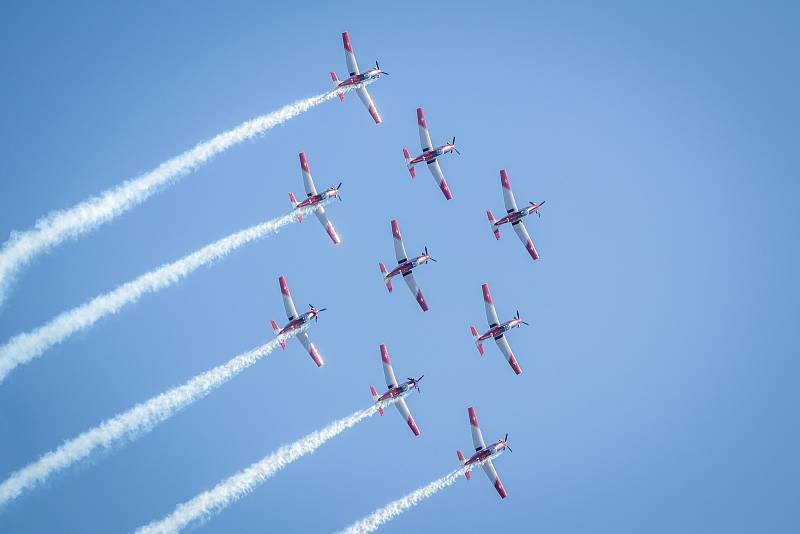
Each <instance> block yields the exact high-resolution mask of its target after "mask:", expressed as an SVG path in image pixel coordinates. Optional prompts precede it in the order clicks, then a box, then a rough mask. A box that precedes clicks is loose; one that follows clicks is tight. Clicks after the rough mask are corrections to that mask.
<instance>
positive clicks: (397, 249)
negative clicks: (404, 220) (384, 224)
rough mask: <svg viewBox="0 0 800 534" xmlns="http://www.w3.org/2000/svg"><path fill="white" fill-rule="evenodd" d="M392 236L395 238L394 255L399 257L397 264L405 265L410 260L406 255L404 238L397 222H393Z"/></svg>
mask: <svg viewBox="0 0 800 534" xmlns="http://www.w3.org/2000/svg"><path fill="white" fill-rule="evenodd" d="M392 236H393V237H394V255H395V257H397V263H398V264H400V263H405V262H406V260H408V256H407V255H406V247H404V246H403V236H402V235H400V225H399V224H397V221H395V220H392Z"/></svg>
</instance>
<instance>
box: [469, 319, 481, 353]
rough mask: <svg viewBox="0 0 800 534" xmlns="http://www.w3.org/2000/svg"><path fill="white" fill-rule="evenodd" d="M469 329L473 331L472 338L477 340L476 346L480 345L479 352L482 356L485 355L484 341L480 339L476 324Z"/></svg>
mask: <svg viewBox="0 0 800 534" xmlns="http://www.w3.org/2000/svg"><path fill="white" fill-rule="evenodd" d="M469 331H470V332H472V339H474V340H475V346H476V347H478V352H480V353H481V356H483V342H481V340H480V336H479V335H478V331H477V330H476V329H475V327H474V326H470V327H469Z"/></svg>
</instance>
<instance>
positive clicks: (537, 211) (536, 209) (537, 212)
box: [531, 200, 546, 217]
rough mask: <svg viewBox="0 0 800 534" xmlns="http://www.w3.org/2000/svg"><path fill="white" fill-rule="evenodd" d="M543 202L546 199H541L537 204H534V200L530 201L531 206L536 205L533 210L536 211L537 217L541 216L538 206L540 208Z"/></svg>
mask: <svg viewBox="0 0 800 534" xmlns="http://www.w3.org/2000/svg"><path fill="white" fill-rule="evenodd" d="M545 202H546V200H542V201H541V202H540V203H539V205H538V206H536V203H535V202H531V206H536V208H535V209H534V210H533V211H535V212H536V215H538V216H539V217H541V216H542V214H541V213H540V212H539V208H541V207H542V206H544V203H545Z"/></svg>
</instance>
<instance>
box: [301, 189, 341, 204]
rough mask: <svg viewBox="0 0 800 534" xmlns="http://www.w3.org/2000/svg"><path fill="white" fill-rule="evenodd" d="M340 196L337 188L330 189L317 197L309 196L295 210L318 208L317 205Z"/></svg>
mask: <svg viewBox="0 0 800 534" xmlns="http://www.w3.org/2000/svg"><path fill="white" fill-rule="evenodd" d="M338 195H339V191H338V190H337V189H336V188H335V187H330V188H328V189H326V190H325V191H323V192H322V193H317V194H316V195H309V196H308V197H307V198H305V199H304V200H303V201H302V202H298V203H297V206H295V209H301V208H306V207H309V206H316V205H317V204H319V203H321V202H324V201H326V200H328V199H329V198H333V197H335V196H338Z"/></svg>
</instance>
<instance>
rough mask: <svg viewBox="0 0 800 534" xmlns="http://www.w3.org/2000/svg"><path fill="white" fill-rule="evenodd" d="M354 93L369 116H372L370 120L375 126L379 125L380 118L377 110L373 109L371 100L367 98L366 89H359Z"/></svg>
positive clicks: (373, 105)
mask: <svg viewBox="0 0 800 534" xmlns="http://www.w3.org/2000/svg"><path fill="white" fill-rule="evenodd" d="M356 93H357V94H358V98H360V99H361V101H362V102H363V103H364V106H365V107H366V108H367V111H369V114H370V115H372V120H374V121H375V124H380V123H381V116H380V114H379V113H378V109H377V108H376V107H375V103H374V102H373V101H372V98H371V97H370V96H369V93H368V92H367V88H366V87H359V88H358V89H356Z"/></svg>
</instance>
